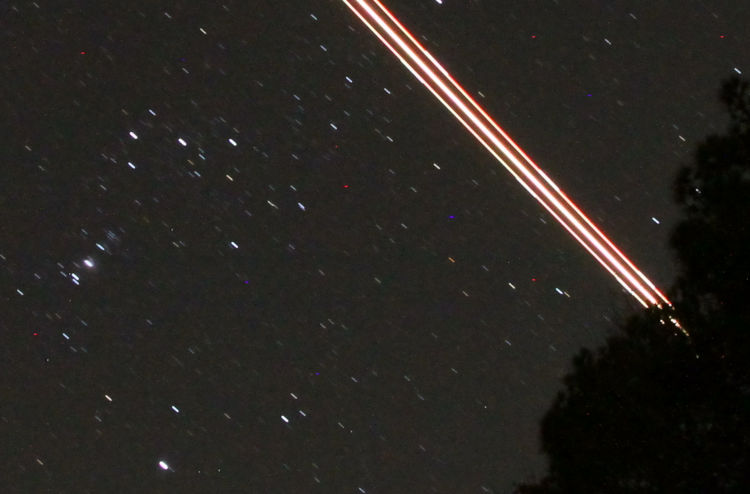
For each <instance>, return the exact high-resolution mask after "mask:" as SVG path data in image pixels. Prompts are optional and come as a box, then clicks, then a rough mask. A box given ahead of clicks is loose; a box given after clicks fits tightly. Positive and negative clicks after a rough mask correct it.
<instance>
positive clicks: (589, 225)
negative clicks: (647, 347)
mask: <svg viewBox="0 0 750 494" xmlns="http://www.w3.org/2000/svg"><path fill="white" fill-rule="evenodd" d="M342 1H343V2H344V3H345V4H346V5H347V6H348V7H349V8H350V9H351V10H352V12H354V14H356V15H357V17H359V19H360V20H361V21H362V22H363V23H364V24H365V25H366V26H367V27H368V28H369V29H370V30H371V31H372V32H373V33H374V34H375V36H377V37H378V39H379V40H380V41H381V42H382V43H383V44H384V45H385V46H386V47H387V48H388V49H389V50H390V51H391V52H392V53H393V54H394V55H395V56H396V57H397V58H398V59H399V60H400V61H401V63H403V64H404V66H406V68H407V69H409V71H410V72H411V73H412V74H413V75H414V77H416V78H417V79H418V80H419V81H420V82H421V83H422V84H424V86H425V87H427V89H428V90H429V91H430V92H431V93H432V94H433V95H434V96H435V97H436V98H437V99H438V100H439V101H440V102H441V103H442V104H443V106H445V107H446V108H447V109H448V111H450V112H451V113H452V114H453V116H454V117H456V119H457V120H458V121H459V122H461V124H462V125H463V126H464V127H466V129H467V130H468V131H469V132H471V134H472V135H473V136H474V137H475V138H476V139H477V140H478V141H479V142H480V143H481V144H482V145H483V146H484V147H485V148H487V150H488V151H489V152H490V154H492V155H493V156H494V157H495V158H496V159H497V160H498V161H499V162H500V163H501V164H502V165H503V166H504V167H505V168H506V169H507V170H508V171H509V172H510V173H511V175H513V176H514V177H515V178H516V180H518V182H519V183H520V184H521V185H522V186H523V187H524V188H525V189H526V191H527V192H529V194H531V195H532V196H533V197H534V198H535V199H536V200H537V201H538V202H539V203H540V204H541V205H542V206H543V207H544V208H545V209H546V210H547V211H548V212H549V213H550V214H551V215H552V216H553V217H554V218H555V219H556V220H557V221H558V222H559V223H560V224H561V225H562V226H563V227H564V228H565V229H566V230H567V231H568V233H570V234H571V235H572V236H573V238H575V239H576V240H577V241H578V242H579V243H580V244H581V245H582V246H583V247H584V248H585V249H586V250H587V251H588V252H589V253H590V254H591V255H592V256H593V257H594V258H595V259H596V260H597V261H598V262H599V263H600V264H601V265H602V266H604V268H605V269H606V270H607V271H609V273H610V274H612V276H614V278H615V279H616V280H617V281H618V282H619V283H620V285H622V286H623V287H624V288H625V289H626V290H627V291H628V292H629V293H630V294H631V295H632V296H633V297H635V298H636V300H638V302H639V303H640V304H641V305H643V306H644V307H649V306H659V307H661V306H663V304H666V305H668V306H671V305H672V304H671V303H670V302H669V300H668V299H667V297H666V296H664V294H663V293H661V292H660V291H659V290H658V289H657V288H656V286H654V284H653V283H652V282H651V281H650V280H649V279H648V278H646V276H645V275H644V274H643V273H641V271H640V270H638V268H636V267H635V265H634V264H633V263H632V262H631V261H630V260H629V259H628V258H627V257H625V255H624V254H623V253H622V252H620V250H619V249H618V248H617V247H616V246H615V245H614V244H613V243H612V242H611V241H610V240H609V239H608V238H607V237H606V236H605V235H604V234H603V233H602V232H601V230H599V228H597V227H596V225H594V223H593V222H592V221H591V220H590V219H589V218H588V217H586V215H585V214H584V213H583V212H582V211H581V210H580V209H579V208H578V207H577V206H576V205H575V204H574V203H573V202H572V201H571V200H570V199H569V198H568V197H567V196H566V195H565V194H564V193H563V192H562V191H561V190H560V188H559V187H558V186H557V185H556V184H555V183H554V182H553V181H552V180H551V179H550V178H549V177H548V176H547V175H546V174H545V173H544V172H543V171H542V170H541V169H540V168H539V167H538V166H537V165H536V164H535V163H534V162H533V161H532V160H531V158H529V157H528V156H527V155H526V153H524V152H523V151H522V150H521V148H520V147H518V145H517V144H516V143H514V142H513V140H512V139H511V138H510V137H509V136H508V135H507V134H506V133H505V132H504V131H503V130H502V129H501V128H500V126H499V125H498V124H497V123H496V122H495V121H494V120H493V119H492V118H491V117H490V116H489V115H488V114H487V112H485V111H484V110H483V109H482V108H481V107H480V106H479V104H477V102H476V101H475V100H474V99H473V98H472V97H471V96H469V94H468V93H467V92H466V91H465V90H464V89H463V88H462V87H461V86H460V85H459V84H458V82H456V81H455V80H454V79H453V77H451V75H450V74H449V73H448V72H447V71H446V70H445V69H444V68H443V67H442V66H441V65H440V63H438V61H437V60H436V59H435V58H434V57H433V56H432V55H431V54H430V53H429V52H428V51H427V50H426V49H425V48H424V47H423V46H422V45H421V44H420V43H419V42H418V41H417V40H416V39H415V38H414V36H413V35H412V34H411V33H409V31H408V30H407V29H406V28H405V27H404V26H403V25H402V24H401V23H400V22H399V21H398V19H396V17H395V16H394V15H393V14H392V13H391V12H390V11H389V10H388V9H387V8H386V7H385V6H384V5H383V4H382V3H381V2H380V1H379V0H342Z"/></svg>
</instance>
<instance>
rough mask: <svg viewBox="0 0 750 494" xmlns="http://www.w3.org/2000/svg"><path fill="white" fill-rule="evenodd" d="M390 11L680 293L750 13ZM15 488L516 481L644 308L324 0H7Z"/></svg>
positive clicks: (5, 330) (9, 363) (9, 412)
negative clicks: (682, 261) (699, 172)
mask: <svg viewBox="0 0 750 494" xmlns="http://www.w3.org/2000/svg"><path fill="white" fill-rule="evenodd" d="M387 5H388V6H389V7H390V8H391V9H392V10H393V11H394V12H395V13H397V14H398V15H399V17H400V19H401V20H402V21H403V22H404V23H405V24H406V25H407V26H408V27H409V28H410V29H411V30H412V32H414V33H417V34H418V36H420V37H421V39H420V41H421V42H422V43H424V44H425V46H426V47H427V48H428V49H429V50H431V52H432V53H434V54H435V55H436V56H437V57H438V58H440V60H441V61H442V62H443V63H444V64H445V66H446V67H447V68H448V69H449V70H450V71H451V72H452V73H453V75H454V76H455V77H456V78H457V79H458V80H459V81H460V82H461V84H462V85H463V86H464V87H466V88H467V89H468V90H469V91H471V92H472V95H473V96H474V97H475V98H477V100H478V101H480V103H481V104H482V105H484V106H485V108H487V110H488V111H489V113H490V114H491V115H493V116H494V117H495V119H496V120H497V121H498V122H499V123H500V125H502V126H503V128H504V129H506V130H507V131H508V133H509V134H510V135H511V136H512V137H513V138H514V139H515V141H516V142H518V143H519V144H520V145H521V146H522V147H523V148H524V149H525V150H526V152H528V153H529V154H530V155H531V156H532V157H533V158H534V159H535V161H536V162H537V163H538V164H539V165H540V166H541V167H542V168H543V169H544V170H545V171H547V172H548V173H549V175H550V176H552V177H553V178H554V179H555V181H556V182H557V183H559V184H560V185H561V186H562V188H563V189H564V190H565V191H566V193H567V194H568V195H569V196H571V197H572V198H573V200H575V201H576V202H577V203H578V204H579V205H580V206H581V207H582V208H583V210H584V211H586V212H587V214H588V215H589V216H590V217H592V219H594V221H596V222H597V224H598V225H599V226H600V227H601V228H602V229H603V230H604V231H605V232H606V233H607V235H608V236H609V237H610V238H612V239H613V241H614V242H615V243H616V244H617V245H618V246H619V247H620V248H622V250H623V251H624V252H625V253H626V254H627V255H628V256H629V257H630V258H631V259H633V260H634V261H635V262H636V264H637V265H638V266H639V267H640V268H641V269H642V270H643V271H644V272H645V273H646V274H647V275H648V276H650V277H651V278H652V279H653V280H654V281H655V282H656V283H657V285H659V286H666V285H668V284H669V283H670V282H671V280H672V277H673V276H674V271H675V269H674V266H673V264H672V260H671V255H670V252H669V251H668V249H667V247H666V239H667V236H668V234H669V231H670V227H671V225H672V224H673V223H674V221H675V219H676V215H677V208H676V206H674V204H673V201H672V197H671V183H672V179H673V176H674V173H675V171H676V170H677V168H678V167H679V166H680V165H681V164H682V163H684V162H685V161H686V160H688V159H690V156H691V153H692V151H693V146H694V144H695V143H696V142H697V141H698V140H699V139H701V138H702V137H703V136H705V135H706V134H708V133H710V132H714V131H717V130H719V129H721V128H723V126H724V123H725V122H724V120H723V117H722V115H721V112H720V109H719V106H718V104H716V103H715V97H714V95H715V93H716V90H717V88H718V86H719V82H720V81H721V79H722V78H725V77H727V76H729V75H732V74H742V73H743V72H746V71H748V70H750V67H748V56H749V55H750V51H749V50H748V48H747V46H750V43H748V40H747V34H746V29H745V27H746V25H747V24H748V22H749V21H750V8H748V7H746V6H743V5H741V4H737V5H736V6H728V5H722V6H721V7H718V6H716V5H714V4H713V3H711V2H702V1H690V2H675V1H667V2H659V3H658V5H648V6H647V5H645V4H644V5H639V6H637V7H636V6H633V5H631V4H630V3H629V2H628V3H627V5H626V2H610V3H609V4H608V5H607V6H604V7H601V8H598V9H593V8H592V7H590V5H589V3H588V2H581V1H572V2H556V1H539V2H532V3H529V4H528V5H514V6H511V7H508V6H505V5H501V2H489V1H482V0H473V1H467V2H457V1H451V0H443V1H435V0H429V1H428V0H424V1H416V2H405V1H396V0H393V1H391V2H388V3H387ZM3 10H5V12H4V14H3V19H4V21H3V22H2V24H0V28H1V30H2V33H3V36H4V38H5V40H6V44H7V46H9V49H8V52H9V54H10V58H9V59H6V60H5V61H4V62H0V70H2V75H1V77H2V80H3V81H5V83H4V84H3V86H4V89H3V94H4V95H6V97H4V98H2V100H3V101H2V105H3V106H2V109H3V114H4V115H6V118H5V121H6V122H7V131H6V132H5V135H6V136H7V137H8V138H9V139H8V140H7V144H5V145H4V146H3V151H4V158H5V159H4V160H3V163H4V165H3V178H2V179H0V210H1V211H2V212H3V214H2V223H0V225H1V228H0V276H1V278H0V279H2V288H3V289H2V299H0V300H1V302H0V304H1V305H2V310H1V312H2V314H3V317H2V318H0V331H1V332H2V335H3V341H2V345H0V348H2V362H3V364H4V368H3V372H2V375H3V376H4V381H5V382H4V384H3V390H4V393H3V394H4V397H5V399H3V400H0V428H1V429H2V431H3V443H4V444H6V445H7V446H6V452H7V455H6V456H5V458H4V460H5V461H3V462H2V465H3V466H2V470H0V472H1V473H0V478H4V479H10V480H9V481H8V482H9V485H11V488H10V490H9V491H8V492H104V491H107V490H110V491H115V492H117V491H121V492H131V491H132V492H166V491H180V492H352V493H358V492H362V493H377V492H389V493H393V492H396V493H397V492H510V491H511V490H512V486H513V485H514V483H517V482H520V481H523V480H526V479H528V478H530V477H533V476H539V475H541V474H542V472H543V470H544V466H545V465H544V459H543V457H542V456H541V455H540V453H539V444H538V425H539V424H538V423H539V420H540V418H541V416H542V415H543V414H544V412H545V410H546V409H547V408H548V406H549V405H550V404H551V402H552V400H553V398H554V396H555V394H556V392H557V390H558V389H559V388H560V386H561V383H560V378H561V377H562V376H563V375H564V373H565V372H566V370H568V368H569V362H570V359H571V357H572V355H573V354H574V353H575V352H576V351H577V350H578V348H580V347H581V346H582V345H595V344H597V343H600V342H601V341H603V339H604V338H605V337H606V335H607V334H608V333H609V332H610V331H612V330H613V328H614V325H613V323H614V322H617V321H618V320H619V318H621V317H622V315H623V314H626V313H627V312H628V311H630V310H631V309H632V308H634V307H635V305H634V304H633V303H632V302H631V300H630V299H629V298H628V296H627V294H625V293H624V292H623V291H622V290H621V289H620V287H619V286H618V285H617V284H616V283H615V282H614V281H613V280H612V279H611V277H610V276H609V274H608V273H606V272H604V270H602V269H601V267H600V266H599V265H598V264H596V263H595V262H594V261H593V260H592V259H591V258H590V257H589V255H588V254H587V253H586V252H585V251H583V249H581V248H580V246H579V245H578V244H577V243H575V242H574V241H573V240H572V239H571V238H570V237H569V236H568V234H567V233H566V232H565V231H564V230H563V229H562V228H561V227H559V226H558V225H557V223H556V222H555V221H554V219H553V218H551V217H550V215H549V214H547V213H546V212H544V211H543V210H541V208H540V207H539V206H538V205H537V204H536V202H535V201H534V200H533V199H532V198H530V197H529V196H528V195H527V194H526V192H525V191H523V190H522V189H521V188H520V187H519V186H518V184H517V183H516V182H515V181H514V180H513V179H512V178H511V177H510V176H509V175H508V174H507V173H506V172H505V170H503V169H502V168H500V167H498V166H497V164H496V163H495V162H494V161H493V160H492V159H491V158H490V157H489V156H488V155H487V154H486V153H485V151H484V150H483V149H481V148H480V147H479V146H478V145H477V144H476V142H475V141H474V140H473V139H472V137H471V136H470V135H468V134H467V133H466V132H465V131H464V129H463V128H461V127H460V126H459V125H458V124H456V123H455V121H454V120H453V118H452V117H451V115H450V114H449V113H448V112H446V111H445V109H444V108H442V107H440V106H439V105H437V104H436V103H435V102H434V101H433V99H432V97H431V96H430V95H429V93H428V92H427V91H426V90H425V89H424V88H423V87H422V86H421V85H420V84H419V83H418V82H417V81H416V80H414V79H413V77H412V76H411V74H409V73H408V72H407V71H406V70H405V69H404V68H403V67H402V66H401V65H400V64H399V63H398V61H397V60H395V59H394V58H393V57H392V55H391V54H390V53H389V52H388V51H387V50H385V49H384V48H383V47H382V46H381V45H380V44H379V42H378V41H377V39H375V38H374V37H373V36H372V35H371V33H370V32H369V31H367V30H366V29H365V28H364V27H363V26H361V25H360V24H359V23H358V21H357V19H356V18H354V17H353V16H352V15H351V13H350V12H349V11H348V9H346V7H345V6H344V5H343V3H342V2H339V1H335V0H313V1H309V2H294V1H292V2H280V3H277V2H266V3H264V4H263V5H261V6H257V5H256V6H252V7H250V6H248V5H246V3H245V2H233V1H228V2H225V3H223V4H221V3H219V4H212V5H208V4H206V5H202V4H199V3H188V2H182V1H166V2H158V3H153V2H136V3H131V4H128V5H122V4H117V5H116V4H112V3H110V2H102V3H100V4H97V5H96V6H95V7H90V8H72V7H71V8H67V9H65V8H61V7H59V6H57V5H56V4H53V3H46V2H43V1H36V2H26V1H23V2H11V3H10V4H9V5H8V6H6V7H3Z"/></svg>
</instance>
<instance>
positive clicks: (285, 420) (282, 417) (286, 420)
mask: <svg viewBox="0 0 750 494" xmlns="http://www.w3.org/2000/svg"><path fill="white" fill-rule="evenodd" d="M281 420H283V421H284V422H286V423H287V424H288V423H289V419H288V418H286V417H285V416H283V415H282V416H281Z"/></svg>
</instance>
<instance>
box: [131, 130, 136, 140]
mask: <svg viewBox="0 0 750 494" xmlns="http://www.w3.org/2000/svg"><path fill="white" fill-rule="evenodd" d="M130 137H132V138H133V139H136V140H138V135H137V134H136V133H135V132H132V131H131V132H130Z"/></svg>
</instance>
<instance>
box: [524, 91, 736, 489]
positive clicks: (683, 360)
mask: <svg viewBox="0 0 750 494" xmlns="http://www.w3.org/2000/svg"><path fill="white" fill-rule="evenodd" d="M720 97H721V101H722V102H723V103H724V104H725V105H726V107H727V109H728V111H729V116H730V126H729V129H728V130H727V132H726V134H724V135H720V136H717V135H713V136H710V137H708V138H707V139H706V140H705V141H704V142H703V143H701V144H700V145H699V146H698V149H697V151H696V154H695V159H694V163H692V164H690V165H688V166H685V167H684V168H683V169H682V170H680V173H679V174H678V177H677V179H676V181H675V197H676V200H677V202H678V204H679V205H680V206H681V207H682V208H683V213H684V219H683V220H682V221H681V222H680V223H679V224H678V225H677V227H676V228H675V230H674V232H673V235H672V238H671V245H672V247H673V249H674V251H675V253H676V255H677V258H678V261H679V264H680V274H679V277H678V279H677V280H676V282H675V286H674V288H673V289H672V291H671V293H672V298H673V299H674V300H675V307H674V309H649V310H646V311H644V312H643V313H641V314H636V315H634V316H632V317H631V318H630V319H628V320H627V321H626V322H625V323H624V324H623V325H622V328H621V331H620V332H619V333H618V334H616V335H615V336H613V337H611V338H609V339H608V340H607V342H606V343H605V345H604V346H603V347H602V348H600V349H599V350H597V351H595V352H593V351H590V350H588V349H584V350H582V351H581V352H580V353H579V354H578V355H577V356H576V357H575V359H574V362H573V364H574V365H573V371H572V372H571V373H570V374H569V375H568V376H567V377H566V378H565V380H564V384H565V390H564V391H563V392H560V393H559V395H558V396H557V398H556V400H555V402H554V404H553V406H552V408H551V409H550V410H549V411H548V412H547V414H546V415H545V417H544V419H543V421H542V445H543V450H544V452H545V453H546V454H547V456H548V458H549V462H550V465H549V473H548V475H547V476H546V477H545V478H544V479H542V480H541V481H540V482H539V483H537V484H533V485H522V486H520V487H519V488H518V492H519V493H521V494H532V493H533V494H541V493H575V494H587V493H607V494H614V493H636V492H638V493H650V492H654V493H656V492H659V493H663V492H696V493H698V492H700V493H706V492H711V493H735V492H737V493H739V492H743V493H746V492H750V344H749V343H750V338H749V335H750V85H749V84H748V83H747V82H743V81H741V80H739V79H736V78H735V79H731V80H729V81H727V82H725V83H724V85H723V87H722V90H721V93H720ZM670 316H674V317H676V318H677V319H678V320H679V321H680V322H681V323H682V325H683V326H684V327H685V328H686V329H687V330H688V331H689V333H690V337H689V338H688V337H685V336H684V335H683V334H682V333H680V332H679V331H676V330H675V328H674V327H673V326H671V325H670V323H669V322H666V323H665V321H668V320H669V317H670Z"/></svg>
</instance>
